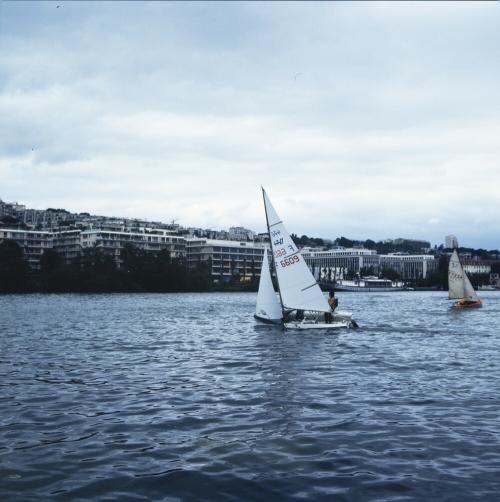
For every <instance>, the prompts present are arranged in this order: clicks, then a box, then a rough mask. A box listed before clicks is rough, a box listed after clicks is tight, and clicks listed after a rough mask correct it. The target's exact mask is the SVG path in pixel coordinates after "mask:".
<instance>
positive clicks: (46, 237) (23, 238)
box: [0, 228, 53, 270]
mask: <svg viewBox="0 0 500 502" xmlns="http://www.w3.org/2000/svg"><path fill="white" fill-rule="evenodd" d="M5 239H8V240H12V241H14V242H15V243H17V244H18V245H19V247H20V248H21V249H22V251H23V254H24V258H25V260H26V261H27V263H28V265H29V267H30V269H31V270H40V259H41V257H42V255H43V253H44V252H45V251H46V250H47V249H51V248H52V241H53V234H52V232H46V231H36V230H20V229H9V228H0V242H2V241H3V240H5Z"/></svg>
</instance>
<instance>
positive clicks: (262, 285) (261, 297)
mask: <svg viewBox="0 0 500 502" xmlns="http://www.w3.org/2000/svg"><path fill="white" fill-rule="evenodd" d="M254 317H255V319H257V320H258V321H262V322H265V323H269V324H281V322H282V311H281V304H280V301H279V300H278V297H277V295H276V292H275V291H274V286H273V281H272V279H271V272H270V271H269V259H268V257H267V249H264V257H263V258H262V268H261V269H260V281H259V291H258V293H257V305H256V307H255V314H254Z"/></svg>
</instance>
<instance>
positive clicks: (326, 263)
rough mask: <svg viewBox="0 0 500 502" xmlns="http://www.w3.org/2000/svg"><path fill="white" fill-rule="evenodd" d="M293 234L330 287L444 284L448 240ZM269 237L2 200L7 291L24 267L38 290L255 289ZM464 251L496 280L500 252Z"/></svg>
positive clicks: (485, 279)
mask: <svg viewBox="0 0 500 502" xmlns="http://www.w3.org/2000/svg"><path fill="white" fill-rule="evenodd" d="M292 237H293V238H294V240H295V242H296V243H297V245H298V246H299V247H300V248H301V249H302V254H303V256H304V258H305V260H306V262H307V264H308V265H309V267H310V268H311V270H312V272H313V274H314V276H315V277H316V279H317V280H318V281H320V282H321V283H322V284H324V285H325V287H334V286H335V283H336V281H338V280H342V279H351V280H352V279H357V278H360V277H363V276H376V277H385V278H388V279H391V280H393V281H403V282H404V283H405V284H406V285H408V286H412V287H446V266H447V260H448V257H449V253H450V249H449V248H447V247H445V246H444V245H441V246H439V247H438V246H434V248H432V247H431V244H430V242H427V241H421V240H412V239H403V238H397V239H388V240H384V241H379V242H375V241H373V240H370V239H368V240H365V241H357V240H351V239H348V238H346V237H339V238H337V239H335V240H328V239H323V238H315V237H308V236H306V235H302V236H300V237H299V236H297V235H295V234H293V235H292ZM450 242H451V243H452V244H454V245H455V244H456V245H458V241H457V240H456V237H454V236H447V237H446V243H445V244H446V245H447V244H449V243H450ZM268 246H269V243H268V236H267V233H263V234H257V233H255V232H253V231H252V230H249V229H246V228H243V227H231V228H229V230H212V229H202V228H194V227H183V226H181V225H179V224H177V223H175V222H171V223H163V222H152V221H147V220H140V219H130V218H116V217H106V216H96V215H91V214H90V213H87V212H85V213H71V212H69V211H67V210H65V209H54V208H49V209H46V210H39V209H29V208H26V207H25V206H24V205H22V204H18V203H16V202H14V203H6V202H3V201H1V200H0V290H6V289H8V288H6V286H5V284H7V283H9V284H11V283H12V281H13V279H12V277H11V278H10V279H9V280H8V281H6V279H5V277H7V276H9V273H10V274H11V275H12V270H18V271H22V274H21V275H23V274H24V275H23V277H25V279H23V280H24V281H25V284H28V283H30V284H31V285H32V289H38V290H47V289H49V290H50V289H51V288H50V287H48V286H47V284H49V283H50V281H49V282H47V281H48V277H49V276H50V274H52V275H53V274H56V275H57V274H59V276H60V279H61V280H60V282H59V283H58V286H57V287H56V288H55V289H56V290H72V288H73V289H75V287H76V286H74V284H76V283H85V285H84V286H82V287H81V288H80V290H99V291H100V290H117V291H118V290H152V291H172V290H178V291H187V290H209V289H211V288H214V287H219V288H220V287H224V285H230V284H232V285H233V286H235V285H239V286H241V287H242V288H248V289H255V288H256V285H257V279H258V276H259V273H260V267H261V264H262V257H263V253H264V249H265V248H266V247H268ZM459 250H460V253H461V258H462V260H463V262H464V264H465V268H466V270H467V271H468V272H469V273H470V274H472V275H473V281H475V284H476V285H481V284H490V283H491V284H498V273H499V272H500V269H499V263H500V261H499V260H500V258H499V253H498V251H485V250H473V249H462V248H459ZM2 260H3V261H2ZM9 260H11V262H9ZM12 260H14V261H12ZM23 267H24V268H23ZM9 271H10V272H9ZM82 271H85V273H86V274H87V276H85V273H83V272H82ZM167 272H168V273H167ZM19 273H21V272H19ZM82 273H83V276H82ZM2 274H3V275H2ZM42 276H43V277H44V278H45V279H44V280H45V282H43V281H42V280H41V279H40V277H42ZM63 276H64V277H63ZM84 276H85V277H86V279H85V277H84ZM2 277H3V285H2ZM9 277H10V276H9ZM89 277H92V278H93V279H92V280H90V279H89ZM106 277H108V283H109V284H110V285H109V287H107V286H106V279H105V278H106ZM141 277H142V279H141ZM155 277H156V279H155ZM161 278H163V279H161ZM85 281H87V282H85ZM92 281H93V282H92ZM162 281H163V282H162ZM14 282H15V280H14ZM52 282H53V284H55V283H54V281H52ZM56 282H57V281H56ZM33 284H34V285H33ZM61 284H63V286H61ZM72 284H73V286H72ZM2 288H3V289H2ZM58 288H59V289H58ZM20 289H21V290H23V289H29V287H28V286H26V287H24V288H23V287H21V288H20ZM52 289H54V288H52Z"/></svg>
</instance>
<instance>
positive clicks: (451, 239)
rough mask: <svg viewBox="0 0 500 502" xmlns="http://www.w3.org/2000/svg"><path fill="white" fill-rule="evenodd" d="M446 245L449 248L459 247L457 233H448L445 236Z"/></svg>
mask: <svg viewBox="0 0 500 502" xmlns="http://www.w3.org/2000/svg"><path fill="white" fill-rule="evenodd" d="M444 247H445V248H447V249H454V248H458V239H457V237H456V236H455V235H447V236H446V237H445V238H444Z"/></svg>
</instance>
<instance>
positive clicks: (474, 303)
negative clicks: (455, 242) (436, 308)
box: [448, 249, 483, 309]
mask: <svg viewBox="0 0 500 502" xmlns="http://www.w3.org/2000/svg"><path fill="white" fill-rule="evenodd" d="M448 298H449V299H450V300H458V302H455V303H454V304H453V305H452V308H457V309H460V308H474V307H482V305H483V304H482V302H481V300H480V299H479V297H478V296H477V293H476V292H475V291H474V288H473V287H472V284H471V282H470V280H469V278H468V277H467V274H466V273H465V271H464V269H463V267H462V264H461V263H460V259H459V258H458V253H457V250H456V249H454V250H453V253H452V255H451V258H450V263H449V264H448Z"/></svg>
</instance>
